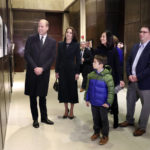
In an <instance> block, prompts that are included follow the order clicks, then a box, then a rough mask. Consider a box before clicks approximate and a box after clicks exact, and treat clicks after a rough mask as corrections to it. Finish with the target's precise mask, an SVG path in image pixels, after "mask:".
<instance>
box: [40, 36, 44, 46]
mask: <svg viewBox="0 0 150 150" xmlns="http://www.w3.org/2000/svg"><path fill="white" fill-rule="evenodd" d="M43 38H44V37H43V36H42V37H41V40H40V43H41V46H43V44H44V43H43Z"/></svg>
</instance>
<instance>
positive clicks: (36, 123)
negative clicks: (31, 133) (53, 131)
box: [33, 120, 39, 128]
mask: <svg viewBox="0 0 150 150" xmlns="http://www.w3.org/2000/svg"><path fill="white" fill-rule="evenodd" d="M33 127H34V128H39V123H38V121H37V120H34V121H33Z"/></svg>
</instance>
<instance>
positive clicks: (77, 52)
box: [76, 44, 81, 74]
mask: <svg viewBox="0 0 150 150" xmlns="http://www.w3.org/2000/svg"><path fill="white" fill-rule="evenodd" d="M80 62H81V57H80V47H79V44H77V47H76V74H80Z"/></svg>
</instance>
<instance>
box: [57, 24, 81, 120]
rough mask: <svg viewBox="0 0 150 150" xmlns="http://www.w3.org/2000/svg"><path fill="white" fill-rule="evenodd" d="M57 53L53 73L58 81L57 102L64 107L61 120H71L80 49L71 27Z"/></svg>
mask: <svg viewBox="0 0 150 150" xmlns="http://www.w3.org/2000/svg"><path fill="white" fill-rule="evenodd" d="M57 53H58V54H57V59H56V68H55V72H56V78H57V79H59V90H58V100H59V102H60V103H64V106H65V113H64V115H63V118H64V119H65V118H67V117H68V118H69V119H73V118H74V113H73V109H74V104H75V103H78V92H77V80H78V78H79V72H80V47H79V44H78V43H77V36H76V31H75V29H74V28H73V27H68V28H67V29H66V32H65V38H64V41H63V42H59V43H58V51H57ZM68 103H70V109H69V108H68Z"/></svg>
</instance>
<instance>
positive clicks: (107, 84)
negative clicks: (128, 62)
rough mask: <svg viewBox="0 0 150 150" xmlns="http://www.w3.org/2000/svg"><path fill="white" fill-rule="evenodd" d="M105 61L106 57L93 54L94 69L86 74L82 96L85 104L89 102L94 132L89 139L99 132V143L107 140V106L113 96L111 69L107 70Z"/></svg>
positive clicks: (93, 138) (97, 136)
mask: <svg viewBox="0 0 150 150" xmlns="http://www.w3.org/2000/svg"><path fill="white" fill-rule="evenodd" d="M106 62H107V59H106V57H103V56H99V55H95V57H94V62H93V68H94V69H95V70H94V71H93V72H91V73H89V74H88V79H87V85H86V92H85V96H84V99H85V100H86V105H87V106H89V104H91V110H92V116H93V123H94V126H93V129H94V134H93V135H92V136H91V140H92V141H93V140H96V139H97V138H99V136H100V132H101V133H102V137H101V138H100V141H99V144H100V145H104V144H106V143H107V142H108V135H109V122H108V108H109V107H110V106H111V104H112V102H113V98H114V82H113V78H112V75H111V70H109V69H110V66H107V68H106V67H105V64H106ZM108 68H109V69H108Z"/></svg>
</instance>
